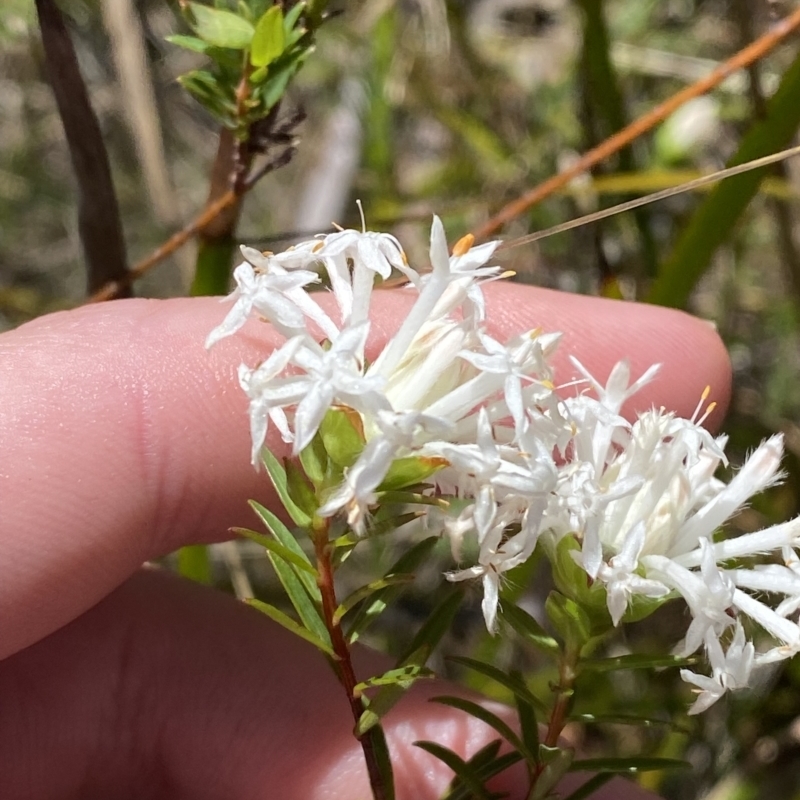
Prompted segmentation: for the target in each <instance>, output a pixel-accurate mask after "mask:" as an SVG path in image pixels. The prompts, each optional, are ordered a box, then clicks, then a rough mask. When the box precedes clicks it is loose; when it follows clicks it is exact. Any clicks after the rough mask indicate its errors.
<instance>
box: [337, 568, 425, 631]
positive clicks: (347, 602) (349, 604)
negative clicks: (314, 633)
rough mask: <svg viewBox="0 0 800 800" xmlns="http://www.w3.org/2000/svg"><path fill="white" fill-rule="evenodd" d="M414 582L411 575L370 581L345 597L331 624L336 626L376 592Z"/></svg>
mask: <svg viewBox="0 0 800 800" xmlns="http://www.w3.org/2000/svg"><path fill="white" fill-rule="evenodd" d="M413 580H414V576H413V575H392V574H389V575H386V576H385V577H383V578H380V579H379V580H376V581H372V582H371V583H368V584H367V585H366V586H362V587H361V588H360V589H357V590H356V591H355V592H353V593H352V594H351V595H349V596H348V597H346V598H345V599H344V600H343V601H342V602H341V603H340V604H339V607H338V608H337V609H336V611H335V612H334V614H333V623H334V625H337V624H338V623H339V622H341V620H342V617H343V616H344V615H345V614H346V613H347V612H348V611H350V610H351V609H352V608H354V607H355V606H356V605H357V604H358V603H360V602H361V601H362V600H366V599H367V598H368V597H371V596H372V595H373V594H375V593H376V592H379V591H380V590H381V589H385V588H386V587H387V586H396V585H397V584H399V583H411V582H412V581H413Z"/></svg>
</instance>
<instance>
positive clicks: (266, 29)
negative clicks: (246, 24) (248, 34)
mask: <svg viewBox="0 0 800 800" xmlns="http://www.w3.org/2000/svg"><path fill="white" fill-rule="evenodd" d="M283 22H284V20H283V10H282V9H281V7H280V6H272V7H271V8H269V9H267V11H266V13H265V14H264V15H263V16H262V17H261V19H259V21H258V22H257V23H256V29H255V33H254V34H253V41H252V42H251V44H250V63H251V64H252V65H253V66H254V67H266V66H268V65H269V64H271V63H272V62H273V61H274V60H275V59H276V58H277V57H278V56H279V55H280V54H281V53H282V52H283V48H284V44H285V40H286V32H285V30H284V27H283Z"/></svg>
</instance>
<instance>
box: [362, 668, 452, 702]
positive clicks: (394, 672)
mask: <svg viewBox="0 0 800 800" xmlns="http://www.w3.org/2000/svg"><path fill="white" fill-rule="evenodd" d="M434 677H436V676H435V674H434V672H433V670H430V669H428V668H427V667H425V666H422V665H421V664H406V666H404V667H397V668H395V669H390V670H389V671H388V672H384V673H383V675H376V676H375V677H374V678H368V679H367V680H365V681H362V682H361V683H358V684H356V685H355V687H353V693H354V694H355V695H356V696H359V697H360V696H361V695H362V694H363V693H364V692H365V691H366V690H367V689H375V688H379V687H383V686H397V687H399V688H400V689H403V690H404V691H405V690H406V689H409V688H410V687H411V685H412V684H413V683H414V682H415V681H416V680H418V679H419V678H434Z"/></svg>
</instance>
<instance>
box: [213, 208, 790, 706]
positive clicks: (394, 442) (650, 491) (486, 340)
mask: <svg viewBox="0 0 800 800" xmlns="http://www.w3.org/2000/svg"><path fill="white" fill-rule="evenodd" d="M472 245H473V241H472V239H471V237H465V238H464V239H462V240H461V241H460V242H458V243H457V244H456V246H455V247H454V249H453V253H452V254H451V253H450V251H449V249H448V246H447V240H446V238H445V234H444V228H443V226H442V223H441V221H440V220H439V218H438V217H434V219H433V224H432V227H431V245H430V261H431V266H432V271H431V272H430V274H426V275H423V274H422V273H420V272H417V271H416V270H414V269H412V268H411V267H410V266H409V265H408V263H407V259H406V256H405V253H404V252H403V249H402V247H401V246H400V244H399V243H398V242H397V240H396V239H395V238H394V237H392V236H390V235H388V234H379V233H371V232H366V231H362V232H358V231H354V230H342V231H338V232H336V233H333V234H329V235H326V236H323V237H320V238H317V239H315V240H312V241H308V242H303V243H300V244H299V245H297V246H296V247H294V248H291V249H290V250H288V251H286V252H285V253H280V254H277V255H273V254H261V253H258V252H257V251H255V250H251V249H250V248H243V249H242V253H243V255H244V257H245V259H246V261H245V263H244V264H242V265H240V266H239V267H238V268H237V270H236V272H235V278H236V289H235V291H234V293H233V295H232V297H233V298H234V299H235V303H234V306H233V307H232V308H231V310H230V311H229V313H228V314H227V316H226V317H225V319H224V321H223V322H222V324H221V325H220V326H219V327H218V328H216V329H215V330H214V331H213V332H212V333H211V335H210V336H209V339H208V344H209V345H211V344H213V343H215V342H216V341H218V340H219V339H221V338H223V337H225V336H229V335H231V334H232V333H234V332H235V331H237V330H238V329H239V328H240V327H241V326H242V325H243V324H244V322H245V320H246V319H247V318H248V317H249V316H250V315H251V314H257V315H260V316H261V317H262V318H264V319H266V320H268V321H269V322H271V323H272V324H273V325H274V327H275V329H276V330H277V331H278V333H279V334H281V335H283V337H284V338H285V340H286V341H285V343H284V344H283V345H282V346H281V347H279V348H278V349H276V350H275V351H274V352H273V353H272V354H271V355H270V356H269V357H268V358H266V359H265V360H264V362H263V363H262V364H261V365H260V366H258V367H255V368H250V367H247V366H244V365H243V366H242V367H240V370H239V379H240V383H241V385H242V387H243V389H244V390H245V391H246V393H247V395H248V397H249V399H250V428H251V435H252V440H253V450H252V458H253V461H254V463H257V460H258V456H259V452H260V449H261V447H262V446H263V444H264V441H265V438H266V435H267V431H268V426H269V424H270V423H272V424H273V425H274V426H275V427H276V428H277V429H278V431H279V432H280V434H281V436H282V437H283V439H284V440H285V441H287V442H292V443H293V452H294V454H295V455H298V454H299V453H300V452H301V451H302V450H303V449H304V448H306V447H307V446H308V445H309V444H310V443H311V442H312V439H313V438H314V436H315V434H316V433H317V431H318V429H319V426H320V424H321V422H322V420H323V418H324V416H325V414H326V412H327V411H328V410H329V409H330V408H332V407H346V408H349V409H350V410H352V412H354V413H355V414H357V415H358V417H359V422H360V427H361V429H362V430H363V432H364V439H365V443H364V447H363V450H362V451H361V453H360V455H359V457H358V458H357V459H356V461H355V463H354V464H352V466H351V467H350V468H349V469H346V470H344V475H343V478H342V481H341V484H340V485H338V486H333V487H330V488H326V489H325V490H324V491H325V494H324V496H323V497H322V498H321V501H320V502H322V505H321V507H320V508H319V509H318V511H317V513H318V514H319V515H320V516H321V517H334V516H337V515H338V516H341V517H344V518H346V519H347V522H348V524H349V525H350V526H351V528H352V529H353V530H355V531H356V532H357V533H362V532H364V529H365V527H366V519H367V515H368V514H369V513H370V511H371V510H372V509H373V507H374V506H375V504H376V503H377V502H378V501H379V491H378V490H379V489H380V487H381V486H382V485H383V486H386V485H388V484H387V483H386V478H387V476H388V475H391V474H392V467H393V465H394V464H395V463H396V462H397V460H398V459H402V458H409V457H410V458H417V459H420V460H424V459H430V462H429V463H430V464H433V465H435V466H436V467H437V468H440V467H443V468H441V469H440V471H439V472H437V473H436V474H434V475H433V476H432V477H431V478H429V479H428V480H427V481H426V482H425V485H424V486H423V488H422V492H423V494H425V493H428V494H434V493H436V494H445V495H449V500H450V502H451V503H452V507H451V508H452V510H451V511H450V512H448V513H447V514H439V515H438V516H437V515H436V514H435V513H433V515H432V516H430V517H429V518H427V519H426V520H424V522H425V524H426V525H427V526H428V529H429V530H440V531H441V530H443V532H444V533H445V535H447V536H448V537H449V539H450V545H451V548H452V552H453V555H454V558H455V559H456V560H460V558H461V555H462V552H464V551H467V552H469V551H468V550H467V548H464V547H462V545H463V543H464V540H465V539H467V538H468V537H471V538H472V539H473V542H474V546H475V547H476V548H477V552H478V557H477V563H476V564H474V565H465V566H464V567H463V568H462V569H459V570H455V571H453V572H451V573H449V574H448V575H447V578H448V579H449V580H451V581H462V580H467V579H471V578H479V579H480V580H481V582H482V584H483V591H484V597H483V605H482V608H483V614H484V618H485V621H486V625H487V627H488V629H489V630H490V631H494V630H495V627H496V620H497V608H498V604H499V599H500V584H501V580H502V575H503V574H504V573H505V572H507V571H508V570H510V569H513V568H514V567H516V566H518V565H520V564H522V563H523V562H524V561H525V560H527V559H528V558H530V556H531V555H532V554H533V553H534V551H535V548H536V547H537V544H538V542H539V541H540V538H541V537H542V535H544V534H546V539H547V542H548V547H549V544H550V543H552V542H554V541H555V542H556V543H558V542H559V540H561V539H562V538H563V537H573V538H574V539H575V540H576V541H577V542H578V545H579V547H578V549H574V545H573V543H572V542H567V544H569V545H570V549H569V552H570V553H571V557H572V558H574V560H575V562H576V563H577V564H578V565H579V566H580V567H581V568H582V569H583V570H585V572H586V575H587V583H592V582H594V583H597V584H599V585H600V586H602V587H603V588H604V589H605V592H606V603H607V608H608V612H609V615H610V618H611V621H612V623H613V624H614V625H617V624H619V623H620V622H621V621H622V619H623V618H624V617H625V613H626V611H628V609H629V608H630V607H631V604H632V603H635V602H636V601H637V598H649V599H651V600H661V599H663V600H664V601H667V600H669V599H672V598H681V599H682V600H683V601H684V602H685V603H686V605H687V606H688V609H689V612H690V614H691V622H690V624H689V625H688V628H687V630H686V634H685V637H684V639H683V641H682V642H681V643H680V644H679V645H678V647H677V652H679V653H681V654H683V655H690V654H693V653H695V652H697V651H698V650H703V651H704V652H705V654H706V656H707V658H708V661H709V665H710V675H703V674H696V673H694V672H692V671H690V670H684V671H683V673H682V674H683V677H684V679H685V680H687V681H688V682H689V683H691V684H693V685H694V686H695V687H696V688H697V689H698V690H699V696H698V699H697V701H696V702H695V704H694V705H693V706H692V709H691V713H698V712H699V711H702V710H704V709H706V708H708V707H709V706H710V705H711V704H712V703H714V702H716V700H717V699H719V697H721V696H722V695H723V694H724V693H725V692H726V691H728V690H731V689H736V688H741V687H743V686H746V685H747V683H748V681H749V678H750V673H751V671H752V669H754V668H755V667H756V666H758V665H761V664H768V663H772V662H774V661H778V660H782V659H785V658H789V657H791V656H792V655H794V654H796V653H799V652H800V624H799V623H798V620H797V619H796V616H797V614H798V612H800V557H798V548H800V520H793V521H791V522H787V523H783V524H781V525H775V526H772V527H770V528H767V529H765V530H762V531H757V532H754V533H748V534H745V535H742V536H738V537H736V538H731V539H725V538H720V535H719V529H720V527H721V526H722V525H723V524H724V523H725V521H726V520H727V519H729V518H730V517H731V516H732V515H734V514H736V513H737V512H738V511H739V509H741V508H742V507H743V506H744V505H745V504H746V503H747V502H748V500H749V498H750V497H751V496H752V495H753V494H754V493H756V492H758V491H761V490H762V489H764V488H767V487H769V486H771V485H773V484H774V483H776V482H777V481H778V480H780V478H781V474H780V472H779V464H780V460H781V456H782V452H783V441H782V439H781V437H780V436H775V437H772V438H771V439H769V440H767V441H766V442H764V443H763V444H762V445H761V446H760V447H759V448H757V449H756V450H755V452H754V453H753V454H752V455H751V456H750V457H749V458H748V459H747V461H746V462H745V464H744V466H743V467H742V468H741V469H740V470H739V472H738V473H737V474H736V475H735V476H734V477H733V479H732V480H731V481H730V483H728V484H727V485H726V484H725V483H724V482H722V481H721V480H719V479H717V478H716V477H714V476H715V472H716V470H717V468H718V467H719V466H721V465H726V464H727V460H726V457H725V453H724V446H725V444H726V440H725V438H724V437H719V438H714V437H713V436H712V435H711V434H710V433H709V432H708V431H706V430H705V429H704V428H703V427H702V423H703V421H704V420H705V418H706V417H707V416H708V414H709V413H710V411H711V409H712V408H713V403H712V404H710V405H706V402H707V399H708V395H707V392H704V393H703V395H702V396H701V398H700V402H699V404H698V406H697V409H696V410H695V413H694V414H693V415H692V416H691V417H690V418H689V419H681V418H678V417H677V416H675V415H674V414H672V413H669V412H667V411H665V410H664V409H651V410H650V411H647V412H645V413H642V414H640V415H639V416H638V418H637V419H636V420H634V421H632V422H631V421H629V420H627V419H626V418H624V417H623V416H621V414H622V409H623V406H624V405H625V404H626V403H627V401H629V400H630V398H631V397H633V396H634V395H635V394H636V393H637V392H638V391H639V390H640V389H641V388H642V387H643V386H644V385H645V384H647V383H648V382H649V381H650V380H652V379H653V377H654V376H655V374H656V372H657V369H658V368H657V366H654V367H651V368H650V369H648V370H646V371H645V372H644V373H643V374H642V375H641V376H640V377H639V378H637V379H636V380H632V376H631V370H630V366H629V364H628V363H627V362H626V361H621V362H620V363H618V364H617V365H616V366H615V367H614V368H613V369H612V370H611V372H610V374H609V377H608V379H607V381H606V382H605V385H603V384H601V383H600V382H599V381H597V380H596V379H595V378H594V377H593V376H592V375H591V373H590V372H589V371H588V370H587V369H586V368H585V367H584V366H583V365H582V364H581V363H580V362H578V361H577V360H575V359H573V363H574V365H575V367H576V369H577V370H578V372H579V373H580V376H581V377H580V379H579V380H578V381H577V382H576V383H578V384H585V385H586V387H587V391H584V392H582V393H581V394H580V395H579V396H577V397H570V398H567V399H563V400H561V399H559V398H558V396H557V394H556V391H555V384H554V375H553V371H552V369H551V367H550V358H551V356H552V354H553V352H554V350H555V347H556V345H557V343H558V341H559V335H558V334H547V333H544V332H542V331H541V330H539V329H534V330H532V331H530V332H528V333H525V334H522V335H519V336H517V337H515V338H512V339H511V340H510V341H505V342H504V341H500V340H498V339H496V338H494V337H493V336H490V335H489V334H488V332H487V330H486V326H485V319H484V318H485V303H484V299H483V294H482V290H481V287H482V284H483V283H485V282H486V281H490V280H494V279H497V278H499V277H502V275H501V273H500V269H499V267H496V266H487V263H486V262H487V261H488V259H489V258H490V257H491V256H492V255H493V253H494V250H495V248H496V245H497V243H495V242H491V243H488V244H485V245H481V246H478V247H473V246H472ZM322 268H324V269H325V270H326V272H327V276H328V279H329V281H330V286H331V290H332V292H333V296H334V299H335V300H336V303H337V305H338V309H339V315H338V319H337V320H336V322H334V321H333V320H332V319H331V317H330V316H329V315H328V314H327V313H326V312H325V311H324V309H323V308H322V307H321V306H320V305H319V304H318V303H317V302H316V301H315V298H314V296H313V295H310V294H309V293H308V292H307V291H306V288H307V287H308V286H309V285H311V284H313V283H315V282H317V281H318V277H317V272H316V270H319V269H322ZM393 270H397V271H399V272H401V273H403V274H404V275H406V276H407V277H408V278H409V280H410V286H409V288H408V289H407V290H406V291H408V292H409V293H416V300H415V302H414V303H413V305H412V308H411V310H410V312H409V314H408V315H407V316H406V318H405V319H404V320H403V322H402V323H401V324H400V327H399V329H398V330H397V331H396V333H395V334H394V335H393V336H391V337H390V338H389V341H388V342H387V344H386V346H385V347H384V348H383V349H382V351H381V352H380V353H378V354H377V356H376V358H375V359H374V361H372V363H371V364H368V363H367V360H366V355H365V352H366V347H367V338H368V334H369V321H368V320H369V310H370V305H371V302H372V298H373V287H374V284H375V282H376V280H377V279H385V278H387V277H389V276H390V275H391V273H392V271H393ZM324 340H327V341H324ZM571 385H574V384H571ZM562 388H567V387H562ZM592 392H593V393H594V396H592ZM776 554H780V557H781V559H782V563H777V562H775V555H776ZM764 556H766V557H767V559H768V561H767V562H766V563H765V562H764ZM750 623H753V624H755V625H757V626H758V627H759V628H760V629H761V631H763V633H764V634H766V636H762V639H766V637H768V638H769V639H770V640H771V641H769V642H768V643H767V644H766V646H765V647H763V646H762V648H761V649H760V650H757V648H756V645H755V642H754V641H753V640H749V639H748V636H747V634H746V632H745V631H746V626H747V625H749V624H750ZM759 641H760V640H759Z"/></svg>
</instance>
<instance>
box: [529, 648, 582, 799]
mask: <svg viewBox="0 0 800 800" xmlns="http://www.w3.org/2000/svg"><path fill="white" fill-rule="evenodd" d="M577 657H578V653H577V652H574V653H573V652H570V651H569V650H567V652H565V653H564V654H563V656H562V658H561V661H560V663H559V665H558V685H557V686H554V687H553V693H554V694H555V695H556V699H555V702H554V703H553V709H552V711H551V712H550V719H549V720H548V721H547V732H546V733H545V737H544V741H543V742H542V744H543V745H544V746H545V747H558V740H559V739H560V738H561V734H562V732H563V731H564V728H565V726H566V724H567V715H568V714H569V709H570V706H571V705H572V694H573V688H574V686H575V679H576V678H577V677H578V674H577V672H576V670H575V662H576V661H577ZM546 766H547V764H546V763H545V762H544V761H539V763H538V764H537V766H536V769H535V770H534V771H533V776H532V782H531V788H533V787H534V786H536V782H537V781H538V780H539V777H540V776H541V775H542V773H543V772H544V770H545V767H546Z"/></svg>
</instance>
